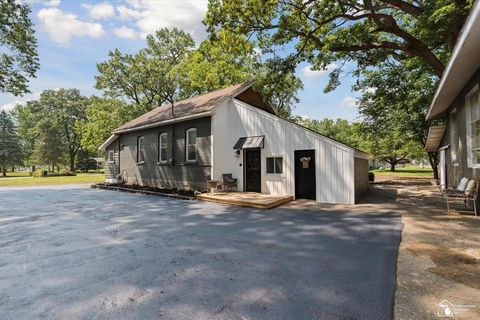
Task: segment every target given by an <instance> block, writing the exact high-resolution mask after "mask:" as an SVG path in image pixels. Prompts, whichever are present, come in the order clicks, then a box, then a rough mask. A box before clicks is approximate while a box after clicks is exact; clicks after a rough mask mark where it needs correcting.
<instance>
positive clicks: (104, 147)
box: [98, 134, 118, 150]
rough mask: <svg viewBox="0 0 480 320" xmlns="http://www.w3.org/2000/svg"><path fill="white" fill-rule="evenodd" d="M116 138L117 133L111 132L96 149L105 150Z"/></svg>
mask: <svg viewBox="0 0 480 320" xmlns="http://www.w3.org/2000/svg"><path fill="white" fill-rule="evenodd" d="M117 139H118V135H117V134H112V135H111V136H110V137H108V139H107V140H105V142H104V143H102V144H101V145H100V147H98V150H106V149H107V147H108V146H109V145H111V144H112V143H113V142H115V140H117Z"/></svg>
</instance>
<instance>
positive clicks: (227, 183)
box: [222, 173, 237, 191]
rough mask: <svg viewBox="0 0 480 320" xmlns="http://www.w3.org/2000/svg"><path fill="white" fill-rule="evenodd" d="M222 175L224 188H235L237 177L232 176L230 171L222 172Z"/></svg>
mask: <svg viewBox="0 0 480 320" xmlns="http://www.w3.org/2000/svg"><path fill="white" fill-rule="evenodd" d="M222 177H223V187H224V188H225V191H226V190H230V191H232V189H233V188H235V190H237V179H235V178H233V177H232V174H231V173H224V174H222Z"/></svg>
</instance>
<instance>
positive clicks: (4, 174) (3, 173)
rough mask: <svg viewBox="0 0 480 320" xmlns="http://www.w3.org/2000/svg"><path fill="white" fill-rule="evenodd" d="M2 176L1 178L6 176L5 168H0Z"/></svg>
mask: <svg viewBox="0 0 480 320" xmlns="http://www.w3.org/2000/svg"><path fill="white" fill-rule="evenodd" d="M2 176H3V177H6V176H7V168H6V167H2Z"/></svg>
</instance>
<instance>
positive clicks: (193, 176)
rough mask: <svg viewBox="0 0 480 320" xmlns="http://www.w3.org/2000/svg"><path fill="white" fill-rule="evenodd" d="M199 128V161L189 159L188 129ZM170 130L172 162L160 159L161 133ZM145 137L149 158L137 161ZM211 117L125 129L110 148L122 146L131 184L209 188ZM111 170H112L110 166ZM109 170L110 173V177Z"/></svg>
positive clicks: (121, 168)
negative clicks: (153, 126)
mask: <svg viewBox="0 0 480 320" xmlns="http://www.w3.org/2000/svg"><path fill="white" fill-rule="evenodd" d="M190 128H196V129H197V161H196V162H194V163H190V162H187V161H186V150H185V133H186V130H187V129H190ZM161 133H167V137H168V150H167V154H168V157H167V158H168V159H169V161H168V163H160V162H159V141H158V140H159V135H160V134H161ZM140 136H143V137H144V145H145V161H144V163H143V164H142V163H137V140H138V137H140ZM211 147H212V140H211V118H210V117H204V118H199V119H194V120H189V121H184V122H179V123H174V124H169V125H165V126H161V127H155V128H150V129H146V130H139V131H132V132H126V133H122V134H121V135H120V137H119V139H117V140H116V141H115V142H113V143H112V144H111V145H110V146H108V147H107V152H108V150H110V149H112V148H113V149H114V150H115V152H116V153H118V150H119V149H120V153H119V155H120V159H119V160H120V164H119V166H118V163H117V166H118V168H119V172H120V173H121V174H122V178H123V179H124V181H125V182H127V183H128V184H139V185H144V186H151V187H176V188H179V189H194V190H200V191H205V189H206V185H205V177H206V176H210V175H211V169H212V151H211V150H212V149H211ZM107 171H109V170H107ZM108 176H109V174H108V173H106V177H107V179H108Z"/></svg>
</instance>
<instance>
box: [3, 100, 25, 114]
mask: <svg viewBox="0 0 480 320" xmlns="http://www.w3.org/2000/svg"><path fill="white" fill-rule="evenodd" d="M21 103H22V102H21V101H20V100H15V101H12V102H10V103H6V104H4V105H3V106H1V107H0V111H7V112H8V111H12V110H13V108H15V106H16V105H17V104H21Z"/></svg>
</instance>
